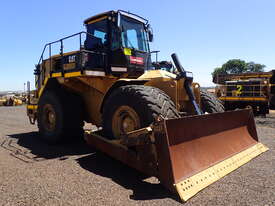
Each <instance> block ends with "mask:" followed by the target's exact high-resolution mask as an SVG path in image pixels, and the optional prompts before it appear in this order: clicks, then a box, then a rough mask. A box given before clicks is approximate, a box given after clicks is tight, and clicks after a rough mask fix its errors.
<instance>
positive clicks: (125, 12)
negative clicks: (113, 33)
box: [84, 10, 148, 24]
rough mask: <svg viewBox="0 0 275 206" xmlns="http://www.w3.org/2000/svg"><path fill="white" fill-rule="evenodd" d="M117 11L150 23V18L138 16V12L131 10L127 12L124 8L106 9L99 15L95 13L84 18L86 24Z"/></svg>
mask: <svg viewBox="0 0 275 206" xmlns="http://www.w3.org/2000/svg"><path fill="white" fill-rule="evenodd" d="M115 13H121V14H123V15H125V16H128V17H130V18H133V19H135V20H138V21H140V22H142V23H144V24H147V23H148V20H147V19H145V18H143V17H141V16H138V15H136V14H133V13H131V12H127V11H123V10H117V11H114V10H110V11H106V12H103V13H100V14H97V15H95V16H91V17H89V18H87V19H85V20H84V24H88V23H89V22H91V21H94V20H97V19H100V18H102V17H105V16H111V15H113V14H115Z"/></svg>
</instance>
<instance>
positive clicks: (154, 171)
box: [27, 10, 267, 201]
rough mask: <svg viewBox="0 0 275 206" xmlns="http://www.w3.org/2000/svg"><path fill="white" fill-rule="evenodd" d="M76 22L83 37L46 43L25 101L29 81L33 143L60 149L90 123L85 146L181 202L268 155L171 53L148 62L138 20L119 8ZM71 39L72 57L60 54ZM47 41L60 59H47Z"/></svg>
mask: <svg viewBox="0 0 275 206" xmlns="http://www.w3.org/2000/svg"><path fill="white" fill-rule="evenodd" d="M84 24H85V26H86V28H87V32H80V33H77V34H74V35H71V36H68V37H65V38H62V39H60V40H58V41H54V42H51V43H48V44H46V45H45V47H44V49H43V52H42V55H41V57H40V60H39V62H38V64H37V65H36V68H35V73H34V74H35V84H36V90H35V91H34V92H33V94H32V95H31V93H30V85H29V83H28V91H29V92H28V93H29V94H28V98H27V99H28V105H27V114H28V117H29V119H30V122H31V123H32V124H34V123H35V121H36V120H37V125H38V129H39V137H41V138H42V139H44V140H46V141H48V142H49V143H56V142H61V140H65V139H68V138H70V137H73V138H75V137H76V138H79V137H81V136H83V125H84V121H85V122H87V123H91V124H93V125H96V126H97V127H98V128H102V130H98V131H85V133H84V137H85V140H86V141H87V143H88V144H90V145H91V146H93V147H96V148H97V149H98V150H100V151H102V152H104V153H106V154H108V155H110V156H111V157H113V158H115V159H117V160H119V161H121V162H123V163H125V164H127V165H129V166H130V167H133V168H135V169H137V170H139V171H140V172H142V173H145V174H148V175H152V176H155V177H157V178H158V179H159V180H160V182H161V184H163V185H164V186H165V187H166V188H167V189H169V190H170V191H172V192H175V193H178V194H179V196H180V197H181V199H182V200H183V201H186V200H188V199H189V198H190V197H192V196H193V195H195V194H196V193H197V192H199V191H200V190H202V189H203V188H205V187H206V186H208V185H210V184H211V183H213V182H215V181H217V180H218V179H220V178H222V177H223V176H225V175H226V174H228V173H230V172H232V171H233V170H235V169H237V168H238V167H240V166H242V165H243V164H245V163H247V162H248V161H249V160H251V159H252V158H254V157H256V156H257V155H259V154H261V153H262V152H264V151H266V150H267V148H266V147H265V146H264V145H262V144H261V143H259V142H258V137H257V132H256V128H255V122H254V117H253V113H252V111H251V110H249V109H244V110H237V111H229V112H224V108H223V105H222V104H221V102H219V101H218V100H217V99H216V98H215V97H214V96H211V95H210V94H207V93H206V92H205V91H203V90H202V89H200V86H199V84H197V83H194V82H193V76H192V75H191V73H190V72H187V71H185V70H184V69H183V67H182V66H181V64H180V63H179V60H178V58H177V56H176V55H175V54H173V55H172V59H173V61H174V65H175V67H174V66H173V64H172V63H169V62H166V61H165V62H155V64H153V63H152V62H151V54H152V52H150V49H149V42H150V41H152V40H153V33H152V29H151V27H150V24H148V21H147V20H146V19H144V18H142V17H140V16H137V15H135V14H132V13H129V12H125V11H121V10H119V11H109V12H105V13H102V14H99V15H96V16H93V17H91V18H88V19H87V20H85V21H84ZM84 36H85V37H86V39H85V41H84V44H82V40H83V38H84ZM73 37H78V38H79V43H80V45H79V50H77V51H72V52H64V51H63V43H64V41H65V40H66V39H69V38H73ZM55 44H60V45H61V47H60V54H57V55H52V53H51V52H52V50H51V48H52V46H53V45H55ZM48 52H49V57H48V58H46V59H45V58H44V55H46V53H48ZM153 65H157V67H155V68H154V67H153ZM162 67H164V68H162ZM175 68H176V69H177V71H174V69H175ZM167 70H169V71H167ZM103 164H104V163H103Z"/></svg>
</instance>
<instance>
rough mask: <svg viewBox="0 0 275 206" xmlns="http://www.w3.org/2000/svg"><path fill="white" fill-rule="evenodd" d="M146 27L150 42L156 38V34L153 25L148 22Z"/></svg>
mask: <svg viewBox="0 0 275 206" xmlns="http://www.w3.org/2000/svg"><path fill="white" fill-rule="evenodd" d="M146 29H147V31H148V37H149V42H152V41H153V40H154V34H153V29H152V27H151V25H150V24H148V25H147V28H146Z"/></svg>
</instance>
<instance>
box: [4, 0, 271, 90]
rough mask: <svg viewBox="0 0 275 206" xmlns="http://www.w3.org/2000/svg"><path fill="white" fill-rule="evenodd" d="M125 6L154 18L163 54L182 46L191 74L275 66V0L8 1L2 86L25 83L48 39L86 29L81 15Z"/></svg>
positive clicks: (204, 77) (204, 81) (201, 77)
mask: <svg viewBox="0 0 275 206" xmlns="http://www.w3.org/2000/svg"><path fill="white" fill-rule="evenodd" d="M117 9H122V10H126V11H130V12H132V13H135V14H138V15H140V16H143V17H145V18H146V19H148V20H149V22H150V24H151V26H152V27H153V30H154V42H153V43H152V44H151V50H160V51H161V52H160V54H159V60H171V54H172V53H174V52H175V53H177V54H178V56H179V58H180V61H181V63H182V65H183V66H184V68H185V69H186V70H188V71H192V72H193V75H194V81H196V82H198V83H199V84H201V85H202V86H213V85H214V84H213V83H212V78H211V72H213V70H214V68H216V67H218V66H221V65H222V64H223V63H225V62H226V61H227V60H229V59H233V58H237V59H243V60H245V61H254V62H256V63H261V64H264V65H266V68H265V70H266V71H269V70H271V69H275V21H274V20H275V12H274V11H275V1H274V0H192V1H191V0H169V1H168V0H166V1H164V0H151V1H148V0H147V1H146V0H138V1H129V0H128V1H126V0H115V1H112V0H93V1H92V0H77V1H75V0H74V1H72V0H58V1H57V0H47V1H41V0H40V1H39V0H25V1H21V0H17V1H15V0H10V1H2V2H1V7H0V25H1V30H0V71H1V73H0V91H6V90H23V89H24V83H25V82H27V81H31V84H32V88H33V87H34V83H33V82H34V75H33V70H34V65H35V64H37V63H38V59H39V57H40V55H41V52H42V49H43V46H44V45H45V44H46V43H48V42H51V41H54V40H57V39H60V38H62V37H64V36H67V35H70V34H73V33H77V32H79V31H84V30H85V28H84V26H83V20H85V19H86V18H88V17H90V16H93V15H95V14H98V13H101V12H104V11H108V10H117Z"/></svg>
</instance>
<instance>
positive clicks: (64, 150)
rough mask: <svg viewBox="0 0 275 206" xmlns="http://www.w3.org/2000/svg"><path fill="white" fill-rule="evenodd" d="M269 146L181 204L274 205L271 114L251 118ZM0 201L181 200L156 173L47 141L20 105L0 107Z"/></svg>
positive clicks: (155, 202)
mask: <svg viewBox="0 0 275 206" xmlns="http://www.w3.org/2000/svg"><path fill="white" fill-rule="evenodd" d="M256 122H257V129H258V134H259V138H260V141H261V142H262V143H264V144H265V145H266V146H268V147H269V149H270V150H269V151H268V152H266V153H264V154H262V155H260V156H259V157H257V158H255V159H254V160H252V161H251V162H249V163H248V164H246V165H244V166H242V167H241V168H239V169H238V170H236V171H235V172H233V173H231V174H229V175H227V176H226V177H224V178H222V179H221V180H219V181H217V182H216V183H214V184H212V185H210V186H209V187H207V188H206V189H204V190H203V191H201V192H200V193H198V194H197V195H196V196H195V197H193V198H192V199H190V200H189V201H188V202H187V203H185V204H184V205H186V206H189V205H269V206H270V205H275V113H271V114H270V115H268V117H267V118H256ZM0 194H1V196H0V197H1V198H0V205H12V206H14V205H150V206H153V205H181V204H182V203H181V202H180V200H179V198H178V197H177V195H174V194H171V193H170V192H169V191H167V190H166V189H165V188H164V187H162V186H161V185H160V184H159V182H158V181H157V179H156V178H152V177H151V178H144V176H142V175H141V174H140V173H138V172H136V171H135V170H133V169H130V168H128V167H126V166H124V165H123V164H121V163H120V162H117V161H115V160H112V159H111V158H109V157H107V156H105V155H104V154H102V153H101V152H96V151H95V150H93V149H92V148H89V147H88V146H86V145H85V144H84V143H83V142H82V143H80V142H79V143H73V144H72V143H71V144H66V145H62V146H61V145H59V146H48V145H47V144H45V143H44V142H42V141H40V140H39V137H38V133H37V128H36V126H33V125H30V124H29V122H28V119H27V117H26V115H25V107H22V106H20V107H0Z"/></svg>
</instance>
